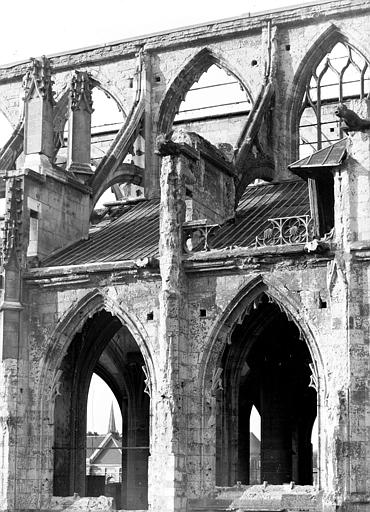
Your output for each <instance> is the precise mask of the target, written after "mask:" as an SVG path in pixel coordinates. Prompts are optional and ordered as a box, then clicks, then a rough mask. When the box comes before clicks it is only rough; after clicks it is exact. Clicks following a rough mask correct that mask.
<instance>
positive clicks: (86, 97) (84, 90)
mask: <svg viewBox="0 0 370 512" xmlns="http://www.w3.org/2000/svg"><path fill="white" fill-rule="evenodd" d="M95 84H96V82H95V80H94V79H93V78H92V77H91V75H90V73H88V72H87V71H75V73H74V75H73V77H72V80H71V88H70V95H71V110H72V111H75V110H81V109H84V110H86V111H87V112H89V114H92V113H93V112H94V109H93V108H92V105H93V102H92V90H93V88H94V86H95Z"/></svg>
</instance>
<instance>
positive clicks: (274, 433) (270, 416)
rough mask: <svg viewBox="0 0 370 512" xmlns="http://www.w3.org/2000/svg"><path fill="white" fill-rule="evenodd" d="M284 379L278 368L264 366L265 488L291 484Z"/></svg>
mask: <svg viewBox="0 0 370 512" xmlns="http://www.w3.org/2000/svg"><path fill="white" fill-rule="evenodd" d="M284 377H285V376H284V374H283V372H282V371H280V370H279V368H277V367H274V366H270V367H268V366H267V365H266V366H265V367H264V370H263V375H262V379H261V382H262V390H261V480H262V481H264V480H266V481H267V482H268V483H269V484H283V483H287V482H290V481H291V480H292V442H291V440H292V436H291V429H290V423H291V415H290V411H289V408H288V403H287V392H288V389H287V383H286V382H285V378H284Z"/></svg>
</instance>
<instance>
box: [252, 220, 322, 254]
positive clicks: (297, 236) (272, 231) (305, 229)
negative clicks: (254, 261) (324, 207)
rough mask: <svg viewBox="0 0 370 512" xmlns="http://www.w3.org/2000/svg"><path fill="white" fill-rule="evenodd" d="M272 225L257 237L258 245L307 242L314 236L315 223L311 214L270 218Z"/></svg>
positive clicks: (256, 244)
mask: <svg viewBox="0 0 370 512" xmlns="http://www.w3.org/2000/svg"><path fill="white" fill-rule="evenodd" d="M268 222H269V223H270V225H269V226H268V227H267V228H265V229H264V231H263V233H261V234H260V235H258V236H257V237H256V242H255V246H256V247H266V246H270V245H295V244H306V243H307V242H309V241H311V240H312V239H313V238H314V223H313V220H312V218H311V217H310V216H309V215H300V216H298V217H277V218H274V219H268Z"/></svg>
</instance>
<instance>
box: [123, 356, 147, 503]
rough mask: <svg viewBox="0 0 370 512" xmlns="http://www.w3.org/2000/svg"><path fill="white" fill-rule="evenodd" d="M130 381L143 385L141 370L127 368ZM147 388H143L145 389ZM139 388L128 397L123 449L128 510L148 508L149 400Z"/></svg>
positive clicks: (138, 367)
mask: <svg viewBox="0 0 370 512" xmlns="http://www.w3.org/2000/svg"><path fill="white" fill-rule="evenodd" d="M125 375H126V378H127V380H128V381H130V382H133V383H135V384H137V383H140V382H141V381H144V373H143V370H142V367H141V366H140V365H137V364H133V363H131V364H130V365H128V366H127V367H126V368H125ZM143 387H144V386H143ZM143 387H141V386H137V388H134V387H133V388H132V389H130V390H129V397H127V398H126V397H125V399H124V404H123V407H122V410H123V411H124V417H123V424H124V428H125V432H124V434H123V447H122V503H121V508H122V509H127V510H146V509H147V508H148V454H149V396H148V394H146V393H143V392H142V389H143Z"/></svg>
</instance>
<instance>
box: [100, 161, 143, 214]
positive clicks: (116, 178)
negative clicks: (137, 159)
mask: <svg viewBox="0 0 370 512" xmlns="http://www.w3.org/2000/svg"><path fill="white" fill-rule="evenodd" d="M143 179H144V173H143V169H141V168H140V167H138V166H137V165H135V164H127V163H126V164H125V163H122V164H121V165H119V166H118V167H113V168H112V169H110V170H109V172H108V173H107V175H106V176H105V179H104V181H103V182H100V181H98V180H96V181H93V183H92V191H93V195H92V203H91V211H93V209H94V207H95V205H96V203H97V202H98V200H99V198H100V197H101V196H102V194H103V193H104V192H105V190H107V189H108V188H109V187H111V186H112V185H115V184H116V183H124V182H129V183H135V184H136V185H141V184H142V183H143Z"/></svg>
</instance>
